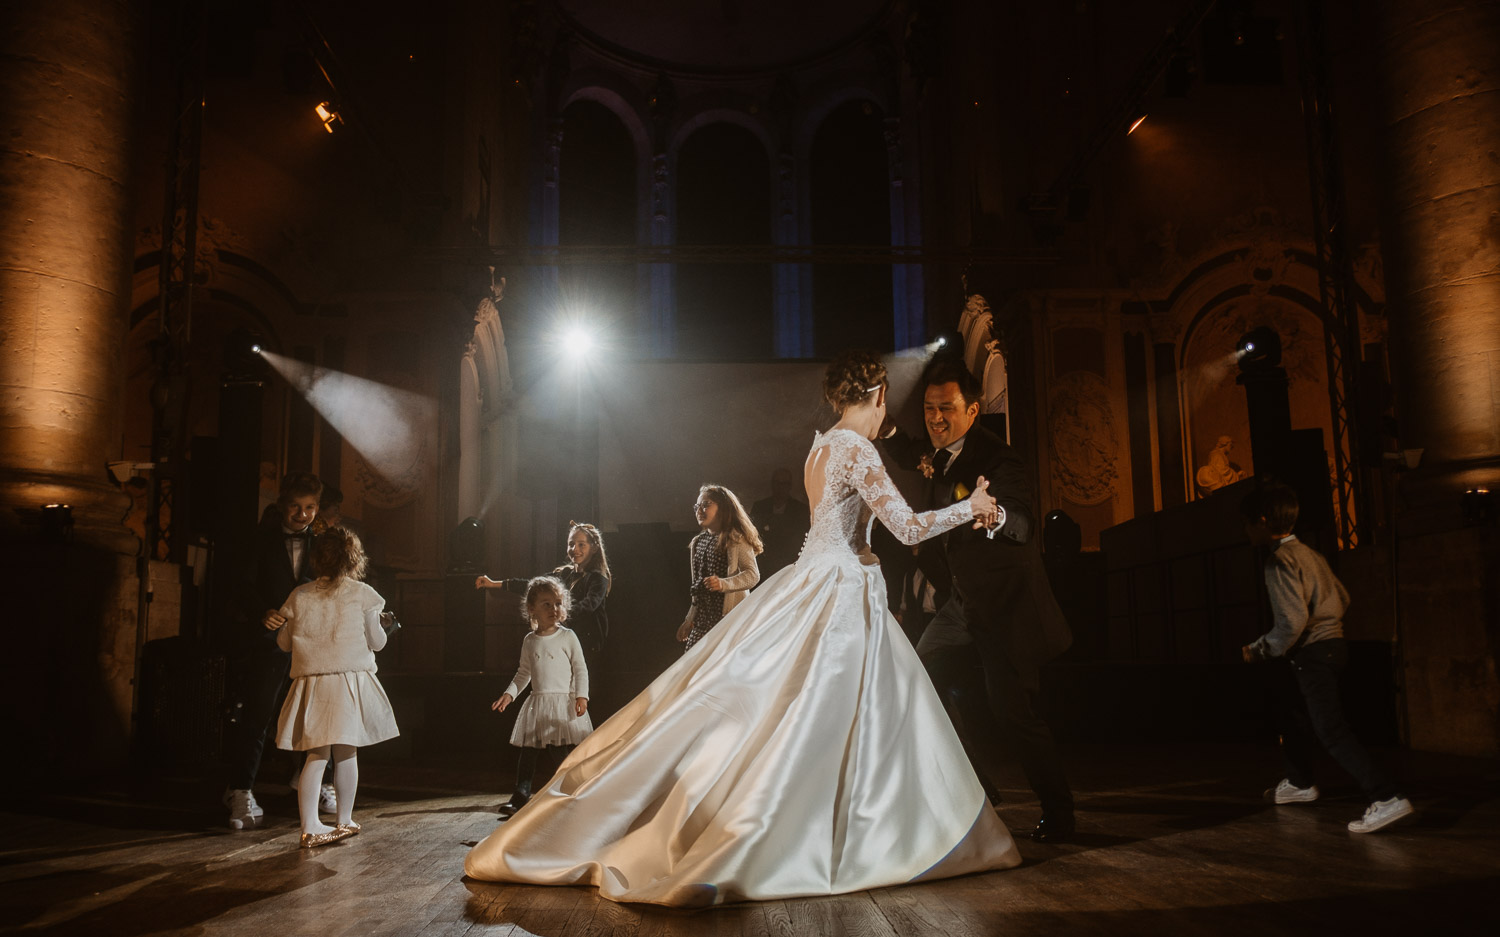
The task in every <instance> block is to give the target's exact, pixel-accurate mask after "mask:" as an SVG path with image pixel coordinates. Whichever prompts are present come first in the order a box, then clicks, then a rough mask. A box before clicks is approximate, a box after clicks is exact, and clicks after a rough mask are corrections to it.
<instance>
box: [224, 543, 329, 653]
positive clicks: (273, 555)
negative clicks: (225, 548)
mask: <svg viewBox="0 0 1500 937" xmlns="http://www.w3.org/2000/svg"><path fill="white" fill-rule="evenodd" d="M286 541H287V535H286V534H285V533H284V532H283V531H282V529H281V524H279V523H274V522H273V523H266V524H261V525H260V526H259V527H257V528H256V530H255V548H254V549H253V550H252V551H251V554H250V564H249V567H248V568H247V569H245V570H244V575H243V578H242V579H241V581H240V584H239V594H238V596H237V597H236V602H235V605H236V608H235V610H234V619H235V621H234V624H235V634H234V637H233V639H232V641H233V644H234V645H235V650H237V651H239V652H240V653H249V654H263V653H264V654H271V653H273V652H274V653H276V654H284V653H285V652H283V651H281V650H280V649H279V648H278V647H277V646H276V632H274V631H271V630H270V629H268V628H266V627H265V625H263V624H261V617H262V616H264V615H265V613H266V612H267V611H270V610H274V609H279V608H281V606H282V604H283V603H284V602H286V598H287V596H289V595H291V594H292V590H293V589H295V588H297V587H298V586H300V585H302V584H303V583H307V582H311V581H312V575H311V567H312V562H311V560H312V534H311V532H309V533H308V534H306V535H305V536H304V546H303V550H302V569H301V574H300V575H299V574H298V572H297V571H294V570H293V569H292V560H291V557H290V555H289V554H288V552H287V545H286Z"/></svg>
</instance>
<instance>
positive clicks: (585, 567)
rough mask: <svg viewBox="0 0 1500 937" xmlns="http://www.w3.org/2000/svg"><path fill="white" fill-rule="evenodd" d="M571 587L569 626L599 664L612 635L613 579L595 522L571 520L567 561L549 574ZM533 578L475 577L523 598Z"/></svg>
mask: <svg viewBox="0 0 1500 937" xmlns="http://www.w3.org/2000/svg"><path fill="white" fill-rule="evenodd" d="M548 575H549V576H551V577H552V578H553V579H556V580H558V581H560V582H561V583H562V584H563V586H564V587H565V588H566V589H567V590H568V602H569V610H568V616H569V623H570V626H571V627H570V629H569V630H571V631H572V632H573V633H574V634H576V635H578V641H579V643H580V644H581V645H583V653H584V654H585V655H586V656H587V657H589V658H590V660H592V661H593V662H594V664H595V666H596V667H597V666H598V664H599V663H600V661H599V655H600V653H601V652H602V651H603V650H604V643H605V641H606V640H607V639H608V638H609V613H608V611H607V610H606V608H605V601H606V600H607V599H608V598H609V590H610V589H611V588H613V586H614V579H613V577H612V576H611V575H610V572H609V558H608V557H606V556H605V554H604V535H603V534H601V533H600V532H599V528H597V527H595V526H594V525H593V524H581V523H579V522H578V521H571V522H569V527H568V562H567V563H565V564H563V565H562V566H559V567H557V568H556V569H554V570H552V572H550V573H548ZM532 582H533V580H530V579H491V578H490V577H488V576H480V577H478V578H477V579H475V580H474V588H476V589H504V590H505V591H507V592H510V593H511V594H513V595H517V596H520V597H522V598H524V597H525V596H526V594H527V593H528V592H529V591H530V588H531V583H532Z"/></svg>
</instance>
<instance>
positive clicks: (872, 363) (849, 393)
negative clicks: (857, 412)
mask: <svg viewBox="0 0 1500 937" xmlns="http://www.w3.org/2000/svg"><path fill="white" fill-rule="evenodd" d="M884 383H885V365H884V364H881V363H880V357H879V356H878V355H876V354H875V353H874V352H873V351H870V350H868V349H864V348H852V349H850V350H848V351H842V352H839V354H838V356H837V357H835V358H834V359H833V361H832V362H830V363H829V365H828V370H827V371H826V372H825V373H824V375H823V396H824V397H827V398H828V403H829V404H831V405H832V406H833V409H834V410H835V411H837V412H839V413H843V412H844V410H845V409H846V408H848V407H850V406H852V405H853V404H856V403H859V402H860V401H861V400H864V399H865V398H866V397H868V396H869V395H870V394H871V393H873V392H874V391H875V389H876V388H877V387H879V386H880V385H882V384H884Z"/></svg>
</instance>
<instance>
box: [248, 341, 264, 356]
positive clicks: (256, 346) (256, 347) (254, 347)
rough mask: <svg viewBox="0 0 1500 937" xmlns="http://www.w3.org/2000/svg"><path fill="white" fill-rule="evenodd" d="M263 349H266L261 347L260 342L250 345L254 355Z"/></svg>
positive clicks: (251, 352)
mask: <svg viewBox="0 0 1500 937" xmlns="http://www.w3.org/2000/svg"><path fill="white" fill-rule="evenodd" d="M262 351H264V349H263V348H261V347H260V344H259V343H255V344H252V345H251V346H250V354H252V355H258V354H260V353H261V352H262Z"/></svg>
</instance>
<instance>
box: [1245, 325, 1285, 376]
mask: <svg viewBox="0 0 1500 937" xmlns="http://www.w3.org/2000/svg"><path fill="white" fill-rule="evenodd" d="M1234 357H1235V360H1236V361H1237V362H1239V366H1240V370H1241V371H1269V370H1270V369H1272V368H1274V367H1277V366H1278V365H1280V364H1281V336H1280V335H1278V334H1276V330H1275V329H1273V328H1271V327H1270V326H1268V325H1262V326H1260V327H1258V328H1255V329H1251V330H1250V331H1249V332H1247V333H1246V334H1245V336H1244V337H1243V338H1241V339H1240V340H1239V341H1238V342H1236V343H1235V346H1234Z"/></svg>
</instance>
